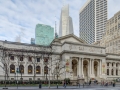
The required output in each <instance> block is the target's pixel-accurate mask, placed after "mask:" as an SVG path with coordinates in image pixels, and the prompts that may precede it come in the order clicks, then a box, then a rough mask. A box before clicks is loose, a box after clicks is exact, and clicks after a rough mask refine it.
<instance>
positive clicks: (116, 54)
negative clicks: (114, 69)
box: [106, 53, 120, 56]
mask: <svg viewBox="0 0 120 90" xmlns="http://www.w3.org/2000/svg"><path fill="white" fill-rule="evenodd" d="M106 54H107V55H116V56H120V55H119V54H114V53H106Z"/></svg>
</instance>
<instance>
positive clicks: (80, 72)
mask: <svg viewBox="0 0 120 90" xmlns="http://www.w3.org/2000/svg"><path fill="white" fill-rule="evenodd" d="M0 46H1V48H0V50H1V55H0V60H1V62H0V66H1V68H0V80H4V76H5V75H6V76H8V79H9V80H11V79H12V80H15V79H16V80H20V79H23V80H34V79H35V80H39V79H42V80H46V79H49V78H50V79H51V80H56V79H57V77H58V79H60V80H63V79H64V78H70V79H71V80H77V78H78V77H80V78H84V79H85V81H88V80H90V79H97V80H99V81H100V80H102V79H105V80H106V79H107V80H113V79H115V78H118V77H119V75H120V56H119V55H117V54H109V53H106V52H105V47H100V46H95V45H88V44H87V43H86V42H84V41H83V40H81V39H80V38H78V37H77V36H75V35H73V34H70V35H66V36H63V37H60V38H56V39H54V40H53V41H52V43H51V45H50V46H47V47H45V46H39V45H31V44H24V43H16V42H8V41H0ZM3 56H4V57H3ZM5 61H7V62H5ZM4 63H5V64H4ZM5 66H6V67H7V69H5V68H4V67H5ZM5 70H6V71H7V73H6V74H5ZM17 72H21V73H17Z"/></svg>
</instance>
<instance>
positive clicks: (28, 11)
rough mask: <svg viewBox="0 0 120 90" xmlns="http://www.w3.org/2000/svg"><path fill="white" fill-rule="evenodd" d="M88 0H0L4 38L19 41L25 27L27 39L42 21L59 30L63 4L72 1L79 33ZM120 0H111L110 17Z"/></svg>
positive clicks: (1, 37)
mask: <svg viewBox="0 0 120 90" xmlns="http://www.w3.org/2000/svg"><path fill="white" fill-rule="evenodd" d="M86 1H87V0H0V40H8V41H15V38H16V37H17V36H19V35H20V32H21V29H22V32H23V33H24V35H22V37H21V41H22V42H23V43H30V39H31V38H34V37H35V26H36V24H38V23H41V24H46V25H50V26H52V27H55V21H56V22H57V32H59V22H60V21H59V18H60V13H61V8H62V6H63V5H65V4H69V12H70V16H71V17H72V20H73V27H74V34H75V35H77V36H79V33H78V32H79V10H80V8H81V7H82V6H83V5H84V3H85V2H86ZM119 5H120V0H108V17H109V18H110V17H112V16H113V15H114V14H115V13H116V12H117V11H119V10H120V7H119Z"/></svg>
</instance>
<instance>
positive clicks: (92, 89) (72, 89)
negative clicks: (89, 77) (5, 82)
mask: <svg viewBox="0 0 120 90" xmlns="http://www.w3.org/2000/svg"><path fill="white" fill-rule="evenodd" d="M2 89H3V87H0V90H2ZM8 89H11V90H13V89H14V90H17V87H8ZM18 89H19V90H39V87H18ZM58 89H59V90H65V88H64V87H62V86H59V88H58ZM58 89H57V88H56V87H51V88H50V90H58ZM79 89H80V90H120V86H119V85H117V86H116V87H112V86H107V87H105V86H99V85H98V86H85V87H84V88H83V87H82V86H81V87H80V88H79V87H76V86H68V87H66V90H79ZM41 90H49V88H48V87H42V89H41Z"/></svg>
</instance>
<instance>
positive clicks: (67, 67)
mask: <svg viewBox="0 0 120 90" xmlns="http://www.w3.org/2000/svg"><path fill="white" fill-rule="evenodd" d="M69 65H70V63H69V61H68V59H67V60H66V65H65V67H66V72H69Z"/></svg>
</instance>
